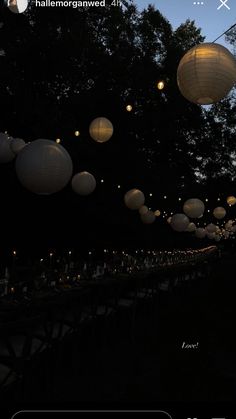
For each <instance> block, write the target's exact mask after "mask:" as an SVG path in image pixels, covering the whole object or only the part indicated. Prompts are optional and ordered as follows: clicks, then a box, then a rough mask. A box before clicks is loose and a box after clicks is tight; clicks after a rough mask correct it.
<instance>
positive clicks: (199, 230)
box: [195, 227, 206, 239]
mask: <svg viewBox="0 0 236 419" xmlns="http://www.w3.org/2000/svg"><path fill="white" fill-rule="evenodd" d="M195 236H196V237H197V238H198V239H204V237H206V230H205V228H202V227H199V228H197V230H196V231H195Z"/></svg>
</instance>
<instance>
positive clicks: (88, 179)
mask: <svg viewBox="0 0 236 419" xmlns="http://www.w3.org/2000/svg"><path fill="white" fill-rule="evenodd" d="M71 186H72V189H73V191H74V192H75V193H77V194H78V195H84V196H85V195H90V194H91V193H92V192H93V191H94V189H95V188H96V180H95V177H94V176H93V175H92V174H91V173H89V172H80V173H77V174H76V175H74V176H73V178H72V181H71Z"/></svg>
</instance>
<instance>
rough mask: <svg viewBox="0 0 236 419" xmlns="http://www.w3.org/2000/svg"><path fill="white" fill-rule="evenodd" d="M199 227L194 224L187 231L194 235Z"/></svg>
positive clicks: (190, 224)
mask: <svg viewBox="0 0 236 419" xmlns="http://www.w3.org/2000/svg"><path fill="white" fill-rule="evenodd" d="M196 229H197V227H196V225H195V224H194V223H189V225H188V227H187V230H186V231H188V232H189V233H193V232H194V231H196Z"/></svg>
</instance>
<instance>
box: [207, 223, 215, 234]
mask: <svg viewBox="0 0 236 419" xmlns="http://www.w3.org/2000/svg"><path fill="white" fill-rule="evenodd" d="M206 230H207V232H208V233H215V232H216V230H217V227H216V225H215V224H213V223H210V224H208V225H207V226H206Z"/></svg>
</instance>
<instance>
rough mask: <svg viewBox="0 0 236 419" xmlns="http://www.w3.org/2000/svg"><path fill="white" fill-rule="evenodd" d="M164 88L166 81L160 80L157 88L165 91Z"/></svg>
mask: <svg viewBox="0 0 236 419" xmlns="http://www.w3.org/2000/svg"><path fill="white" fill-rule="evenodd" d="M164 87H165V83H164V81H163V80H160V81H159V82H158V83H157V88H158V90H163V89H164Z"/></svg>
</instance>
